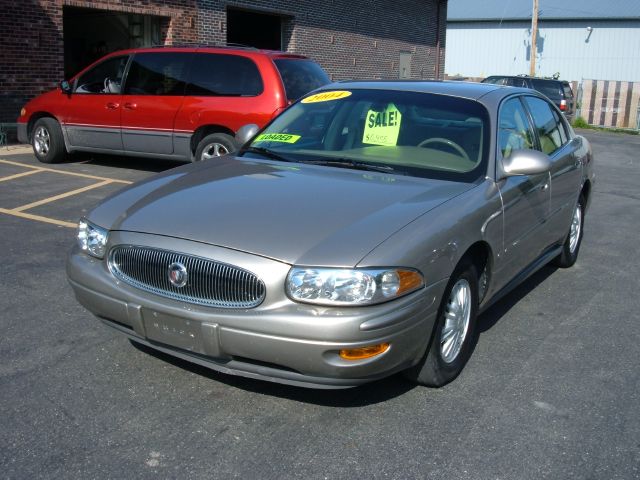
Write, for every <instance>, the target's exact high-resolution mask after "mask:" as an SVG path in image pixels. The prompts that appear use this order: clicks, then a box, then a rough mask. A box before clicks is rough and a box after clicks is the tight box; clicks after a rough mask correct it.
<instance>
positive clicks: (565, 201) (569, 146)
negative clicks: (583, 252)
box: [524, 96, 582, 242]
mask: <svg viewBox="0 0 640 480" xmlns="http://www.w3.org/2000/svg"><path fill="white" fill-rule="evenodd" d="M524 99H525V103H526V105H527V107H528V108H529V112H531V117H532V118H533V123H534V124H535V127H536V130H537V131H538V138H539V139H540V149H541V150H542V152H543V153H546V154H547V155H549V157H550V158H551V182H552V187H553V188H552V189H551V206H550V213H549V231H550V235H551V238H550V239H549V242H556V241H558V240H560V239H562V238H564V237H565V236H566V234H567V233H568V231H569V226H570V225H571V219H572V217H573V210H574V208H575V205H576V202H577V201H578V192H579V191H580V182H581V181H582V170H581V169H580V163H579V161H578V160H579V159H578V157H577V156H576V153H575V151H576V143H577V142H569V135H568V134H567V130H566V127H565V125H564V122H565V120H564V119H561V115H562V114H561V113H558V111H557V110H556V109H555V107H553V106H552V105H551V104H550V103H549V102H547V101H546V100H543V99H542V98H538V97H532V96H526V97H524Z"/></svg>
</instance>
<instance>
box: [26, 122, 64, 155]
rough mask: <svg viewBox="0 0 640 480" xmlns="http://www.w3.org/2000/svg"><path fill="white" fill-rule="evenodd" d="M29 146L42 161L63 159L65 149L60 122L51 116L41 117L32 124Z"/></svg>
mask: <svg viewBox="0 0 640 480" xmlns="http://www.w3.org/2000/svg"><path fill="white" fill-rule="evenodd" d="M31 146H32V147H33V153H34V154H35V156H36V158H37V159H38V160H40V161H41V162H42V163H58V162H61V161H63V160H64V159H65V156H66V153H67V152H66V149H65V146H64V138H63V137H62V129H61V128H60V124H59V123H58V122H57V121H56V120H55V119H53V118H41V119H40V120H38V121H37V122H36V123H35V125H34V126H33V133H32V134H31Z"/></svg>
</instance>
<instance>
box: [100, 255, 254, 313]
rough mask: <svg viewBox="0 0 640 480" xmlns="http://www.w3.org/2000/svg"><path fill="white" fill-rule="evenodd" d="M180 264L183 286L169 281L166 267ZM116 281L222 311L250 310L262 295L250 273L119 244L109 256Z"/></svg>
mask: <svg viewBox="0 0 640 480" xmlns="http://www.w3.org/2000/svg"><path fill="white" fill-rule="evenodd" d="M175 262H179V263H181V264H183V265H184V266H185V267H186V269H187V272H188V279H187V283H186V285H185V286H184V287H180V288H179V287H176V286H174V285H173V284H172V283H171V282H170V281H169V274H168V271H169V266H170V265H171V264H173V263H175ZM109 269H110V270H111V273H113V275H115V276H116V277H117V278H119V279H120V280H122V281H123V282H125V283H128V284H129V285H132V286H134V287H136V288H139V289H141V290H145V291H147V292H151V293H155V294H157V295H162V296H163V297H168V298H173V299H175V300H181V301H184V302H189V303H195V304H198V305H206V306H211V307H223V308H251V307H255V306H257V305H259V304H260V303H261V302H262V300H263V299H264V296H265V286H264V283H263V282H262V281H261V280H260V279H259V278H258V277H256V276H255V275H254V274H253V273H250V272H247V271H246V270H243V269H241V268H238V267H234V266H231V265H227V264H225V263H221V262H216V261H214V260H209V259H206V258H201V257H195V256H192V255H186V254H182V253H176V252H171V251H168V250H160V249H156V248H149V247H140V246H135V245H122V246H117V247H115V248H113V249H112V250H111V252H110V254H109Z"/></svg>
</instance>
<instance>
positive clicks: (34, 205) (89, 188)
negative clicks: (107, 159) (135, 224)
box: [10, 180, 113, 212]
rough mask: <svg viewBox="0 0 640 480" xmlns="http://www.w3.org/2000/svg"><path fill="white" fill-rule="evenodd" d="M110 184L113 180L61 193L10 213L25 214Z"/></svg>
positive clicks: (12, 210) (13, 209) (17, 208)
mask: <svg viewBox="0 0 640 480" xmlns="http://www.w3.org/2000/svg"><path fill="white" fill-rule="evenodd" d="M110 183H113V180H104V181H103V182H98V183H94V184H93V185H88V186H86V187H82V188H78V189H76V190H71V191H70V192H65V193H61V194H60V195H55V196H53V197H48V198H44V199H42V200H38V201H37V202H33V203H29V204H27V205H22V206H20V207H16V208H12V209H11V210H10V211H11V212H23V211H24V210H29V209H30V208H34V207H39V206H40V205H44V204H45V203H51V202H55V201H56V200H60V199H62V198H67V197H70V196H72V195H77V194H78V193H82V192H86V191H87V190H93V189H94V188H99V187H104V186H105V185H109V184H110Z"/></svg>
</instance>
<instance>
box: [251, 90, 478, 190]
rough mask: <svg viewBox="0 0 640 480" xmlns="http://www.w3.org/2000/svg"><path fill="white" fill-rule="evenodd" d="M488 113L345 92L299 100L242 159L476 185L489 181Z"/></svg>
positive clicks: (414, 97) (446, 100) (453, 101)
mask: <svg viewBox="0 0 640 480" xmlns="http://www.w3.org/2000/svg"><path fill="white" fill-rule="evenodd" d="M488 140H489V117H488V113H487V110H486V109H485V107H484V106H482V105H481V104H480V103H478V102H475V101H473V100H468V99H463V98H456V97H451V96H446V95H437V94H430V93H419V92H408V91H396V90H389V89H385V90H377V89H353V90H349V89H345V90H328V91H322V92H320V93H315V94H312V95H310V96H307V97H305V98H303V99H302V100H301V101H299V102H298V103H296V104H295V105H293V106H292V107H290V108H289V109H288V110H286V111H285V112H283V113H282V114H281V115H280V116H279V117H277V118H276V119H275V120H274V121H273V122H272V123H271V124H270V125H268V127H267V128H266V129H265V130H264V131H263V132H262V133H261V134H259V135H258V136H257V137H255V138H254V139H253V141H252V142H251V144H250V145H249V146H247V147H245V148H244V149H243V150H242V151H241V152H240V155H244V156H249V157H266V158H270V159H272V160H277V161H292V162H302V163H314V164H319V165H327V166H331V167H341V166H342V167H345V168H357V169H361V170H367V169H368V170H372V171H381V172H388V173H398V174H404V175H412V176H418V177H427V178H440V179H451V180H456V181H465V182H474V181H476V180H478V179H479V178H483V177H484V176H485V174H486V164H487V157H488V144H489V141H488Z"/></svg>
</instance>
